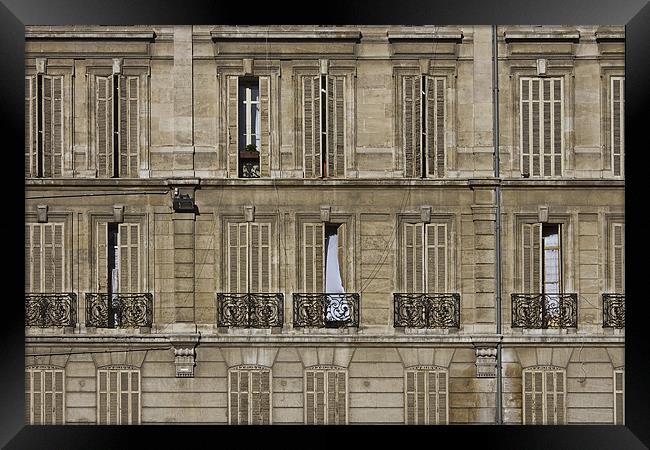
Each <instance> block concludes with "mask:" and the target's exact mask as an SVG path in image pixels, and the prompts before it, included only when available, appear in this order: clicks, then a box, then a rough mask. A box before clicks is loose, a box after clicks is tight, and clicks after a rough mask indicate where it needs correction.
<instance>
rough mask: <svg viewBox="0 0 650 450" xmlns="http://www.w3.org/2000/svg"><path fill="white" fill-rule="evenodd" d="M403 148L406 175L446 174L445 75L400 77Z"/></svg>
mask: <svg viewBox="0 0 650 450" xmlns="http://www.w3.org/2000/svg"><path fill="white" fill-rule="evenodd" d="M401 89H402V151H403V153H404V169H405V176H406V177H407V178H427V177H442V176H444V174H445V114H446V112H445V101H446V100H445V90H446V78H445V77H431V76H427V75H410V76H403V77H402V86H401Z"/></svg>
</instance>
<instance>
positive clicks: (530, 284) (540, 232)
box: [521, 223, 562, 294]
mask: <svg viewBox="0 0 650 450" xmlns="http://www.w3.org/2000/svg"><path fill="white" fill-rule="evenodd" d="M561 230H562V227H561V225H560V224H550V223H544V224H542V223H524V224H522V233H521V238H522V243H521V273H522V288H523V292H526V293H545V294H559V293H561V292H562V239H561V237H562V233H561Z"/></svg>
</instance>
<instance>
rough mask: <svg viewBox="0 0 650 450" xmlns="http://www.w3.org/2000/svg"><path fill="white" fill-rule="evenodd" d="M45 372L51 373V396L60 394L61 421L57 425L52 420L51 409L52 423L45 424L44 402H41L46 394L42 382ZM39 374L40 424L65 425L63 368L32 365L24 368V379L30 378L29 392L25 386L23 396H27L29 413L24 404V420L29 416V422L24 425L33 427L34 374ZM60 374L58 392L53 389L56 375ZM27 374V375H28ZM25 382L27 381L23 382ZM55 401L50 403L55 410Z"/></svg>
mask: <svg viewBox="0 0 650 450" xmlns="http://www.w3.org/2000/svg"><path fill="white" fill-rule="evenodd" d="M45 372H52V389H51V391H49V392H51V393H52V396H53V397H54V396H56V394H59V393H60V394H61V398H62V400H61V403H62V406H61V412H62V414H61V420H60V423H57V420H56V419H55V418H54V416H55V410H54V409H53V411H52V413H53V414H52V418H53V421H52V422H51V423H45V402H44V401H43V398H44V395H45V393H46V391H45V383H44V382H43V380H44V377H45ZM35 373H39V374H40V377H41V380H40V385H41V392H40V395H41V409H40V416H41V419H40V424H41V425H57V424H60V425H65V423H66V421H65V416H66V414H65V412H66V411H65V410H66V377H65V367H61V366H53V365H32V366H26V367H25V378H27V376H29V378H30V385H29V390H28V389H27V387H28V386H27V385H25V396H27V395H29V405H30V408H29V411H27V408H26V406H27V405H26V404H25V419H27V416H29V421H27V420H26V421H25V423H26V424H28V425H35V423H34V417H35V414H36V412H35V411H34V382H33V380H34V374H35ZM57 373H61V378H62V389H61V390H60V391H58V390H56V389H55V384H56V381H55V380H56V378H55V377H56V374H57ZM28 374H29V375H28ZM25 381H27V380H25ZM55 403H56V402H55V401H53V402H52V406H53V408H56V406H55Z"/></svg>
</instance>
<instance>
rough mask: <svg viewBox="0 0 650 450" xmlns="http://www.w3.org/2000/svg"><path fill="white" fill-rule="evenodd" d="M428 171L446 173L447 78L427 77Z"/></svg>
mask: <svg viewBox="0 0 650 450" xmlns="http://www.w3.org/2000/svg"><path fill="white" fill-rule="evenodd" d="M426 84H427V85H426V89H425V90H426V109H427V111H426V136H427V141H426V149H427V172H428V174H429V175H431V176H437V177H442V176H444V173H445V84H446V79H445V78H440V77H437V78H433V77H427V78H426Z"/></svg>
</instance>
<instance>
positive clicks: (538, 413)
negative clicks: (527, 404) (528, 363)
mask: <svg viewBox="0 0 650 450" xmlns="http://www.w3.org/2000/svg"><path fill="white" fill-rule="evenodd" d="M543 375H544V374H543V372H541V371H535V372H533V405H534V407H533V415H534V421H533V424H535V425H542V424H543V423H544V391H543V389H544V387H543V386H544V378H543Z"/></svg>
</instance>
